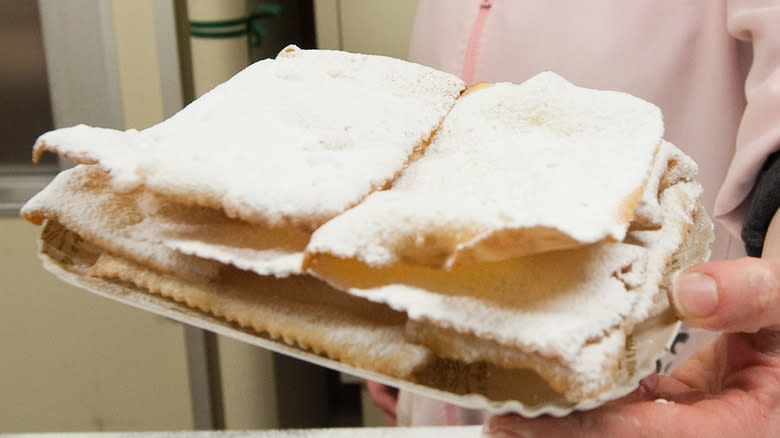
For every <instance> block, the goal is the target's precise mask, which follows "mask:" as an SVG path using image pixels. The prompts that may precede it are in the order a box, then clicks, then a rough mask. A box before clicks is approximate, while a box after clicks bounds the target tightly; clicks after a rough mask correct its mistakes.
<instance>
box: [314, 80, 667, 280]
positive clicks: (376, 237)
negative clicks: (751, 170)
mask: <svg viewBox="0 0 780 438" xmlns="http://www.w3.org/2000/svg"><path fill="white" fill-rule="evenodd" d="M662 134H663V120H662V118H661V114H660V111H659V109H658V108H657V107H655V106H654V105H652V104H650V103H648V102H646V101H643V100H641V99H638V98H635V97H633V96H630V95H628V94H625V93H618V92H611V91H599V90H590V89H585V88H580V87H577V86H575V85H573V84H571V83H569V82H567V81H566V80H565V79H563V78H561V77H560V76H558V75H556V74H554V73H549V72H548V73H542V74H539V75H537V76H535V77H534V78H532V79H530V80H528V81H527V82H525V83H523V84H520V85H514V84H508V83H501V84H496V85H493V86H492V87H489V88H487V89H482V90H479V91H475V92H473V93H469V94H466V95H464V96H463V97H462V98H461V99H460V100H459V101H458V103H457V104H456V105H455V107H454V108H453V110H452V112H450V114H449V115H448V116H447V118H446V119H445V121H444V123H443V125H442V126H441V128H440V129H439V130H438V132H437V134H436V135H435V137H434V138H433V140H432V142H431V145H430V146H429V147H428V148H427V149H426V152H425V155H424V156H423V157H421V158H420V159H419V160H417V161H415V162H414V163H412V164H411V165H410V166H409V167H408V168H407V169H406V170H405V171H404V173H403V174H402V176H401V177H400V178H399V179H398V180H397V181H396V183H395V184H394V185H393V187H392V189H390V190H388V191H383V192H377V193H374V194H372V195H371V196H369V197H368V198H367V199H366V200H365V201H364V202H362V203H361V204H360V205H358V206H357V207H355V208H353V209H351V210H350V211H348V212H346V213H345V214H343V215H341V216H339V217H337V218H335V219H334V220H332V221H330V222H328V223H327V224H325V225H324V226H323V227H322V228H320V230H318V231H317V232H315V233H314V235H313V237H312V241H311V243H310V245H309V247H308V249H307V251H309V252H311V253H318V252H321V253H329V254H333V255H336V256H338V257H345V258H347V257H349V258H358V259H360V260H361V261H363V262H365V263H367V264H369V265H374V266H382V265H389V264H393V263H398V262H405V263H410V261H411V264H416V260H417V259H420V260H429V259H430V258H431V257H430V253H431V252H432V251H431V247H432V246H435V247H436V251H438V252H440V253H442V254H443V255H444V257H446V258H447V259H448V260H446V261H445V262H444V265H445V266H447V263H451V261H452V258H453V257H456V256H457V252H458V251H459V250H461V249H463V248H465V247H469V246H474V245H478V244H480V241H481V240H482V239H485V238H487V237H489V236H490V235H491V233H494V232H496V231H501V230H522V229H533V228H535V227H545V228H547V229H551V230H555V232H557V233H560V234H562V235H564V236H568V238H570V239H571V240H573V244H571V245H570V246H578V245H579V244H583V243H593V242H597V241H600V240H603V239H605V238H612V239H613V240H615V241H621V240H623V238H624V237H625V233H626V230H627V229H628V225H629V222H630V220H631V219H632V216H631V215H630V212H631V211H632V210H633V209H630V210H629V211H628V214H626V212H624V211H623V209H625V208H626V202H627V199H629V198H631V197H632V195H634V194H639V193H640V192H641V190H642V187H643V184H644V183H645V181H646V179H647V178H648V174H649V171H650V169H651V167H652V164H653V158H654V155H655V153H656V151H657V149H658V147H659V144H660V142H661V136H662ZM526 237H527V236H526ZM541 238H544V237H541ZM528 244H529V242H528V241H515V242H510V245H508V246H512V245H514V247H521V246H522V245H528ZM542 246H543V245H542ZM542 249H544V248H542ZM511 255H513V254H511V252H510V256H511ZM498 258H499V259H500V258H501V257H500V255H499V257H498ZM504 258H505V257H504Z"/></svg>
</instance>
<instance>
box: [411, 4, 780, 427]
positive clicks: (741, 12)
mask: <svg viewBox="0 0 780 438" xmlns="http://www.w3.org/2000/svg"><path fill="white" fill-rule="evenodd" d="M409 59H410V60H411V61H414V62H418V63H421V64H426V65H429V66H432V67H434V68H437V69H440V70H444V71H447V72H450V73H453V74H456V75H459V76H461V77H463V78H464V80H466V81H467V82H470V83H473V82H479V81H485V82H501V81H509V82H516V83H519V82H522V81H524V80H526V79H528V78H530V77H531V76H533V75H535V74H537V73H539V72H541V71H545V70H550V71H554V72H556V73H559V74H561V75H562V76H564V77H565V78H567V79H569V80H570V81H572V82H574V83H576V84H578V85H582V86H585V87H591V88H598V89H611V90H619V91H625V92H628V93H631V94H633V95H635V96H639V97H641V98H644V99H646V100H648V101H650V102H653V103H655V104H656V105H658V106H659V107H660V108H661V110H662V111H663V114H664V119H665V125H666V134H665V137H666V138H667V139H668V140H669V141H671V142H672V143H674V144H676V145H677V146H678V147H680V148H681V149H683V150H684V151H686V152H687V153H688V154H689V155H691V156H692V157H693V158H694V159H695V160H696V161H697V162H698V163H699V167H700V171H699V180H700V181H701V182H702V184H703V186H704V190H705V192H704V195H703V200H704V204H705V207H706V208H707V210H708V211H709V212H711V213H713V214H714V215H715V216H716V217H717V218H718V219H719V222H720V223H719V224H718V225H716V241H715V243H714V245H713V248H712V250H713V259H725V258H736V257H739V256H741V255H743V254H744V250H743V248H742V243H741V242H740V241H739V239H738V236H739V231H740V228H741V224H742V219H743V216H744V209H745V206H746V203H747V202H746V200H749V193H750V190H751V188H752V186H753V184H754V180H755V178H756V175H757V173H758V171H759V170H760V168H761V165H762V164H763V162H764V160H765V159H766V157H767V156H768V155H769V154H770V153H772V152H773V151H775V150H777V149H778V147H780V0H774V1H772V0H733V1H726V0H630V1H626V0H589V1H575V0H572V1H565V0H522V1H520V0H419V2H418V6H417V15H416V19H415V23H414V28H413V33H412V39H411V47H410V51H409ZM729 231H730V232H731V234H732V236H729V233H728V232H729ZM699 345H700V344H699ZM685 347H687V348H688V349H689V350H693V349H694V348H691V347H695V345H693V344H690V343H689V344H688V345H686V346H685ZM683 357H685V355H683ZM398 415H399V424H401V425H404V424H462V423H466V422H474V421H476V422H479V421H481V419H482V416H481V415H480V414H477V413H473V412H469V411H466V410H462V409H457V408H453V407H448V406H447V405H444V404H442V403H440V402H435V401H431V400H426V399H423V398H420V397H416V396H414V395H412V394H408V393H405V392H402V393H401V395H400V400H399V406H398Z"/></svg>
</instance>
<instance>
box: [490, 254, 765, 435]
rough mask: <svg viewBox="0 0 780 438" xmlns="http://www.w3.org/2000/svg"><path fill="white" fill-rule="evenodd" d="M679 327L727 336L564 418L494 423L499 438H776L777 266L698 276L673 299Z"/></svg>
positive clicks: (706, 271)
mask: <svg viewBox="0 0 780 438" xmlns="http://www.w3.org/2000/svg"><path fill="white" fill-rule="evenodd" d="M669 298H670V301H671V303H672V305H673V306H674V308H675V310H676V311H677V313H678V314H679V315H680V317H681V318H683V319H684V320H687V321H688V322H690V323H691V324H693V325H696V326H698V327H703V328H709V329H713V330H723V331H725V332H727V334H724V335H721V336H720V337H719V338H718V339H717V340H716V341H715V342H713V343H712V344H711V345H709V346H707V347H705V348H703V349H701V350H700V351H698V352H696V353H695V354H694V355H693V356H692V357H691V359H689V360H688V361H687V362H685V363H683V364H681V365H680V366H679V367H678V368H677V369H676V370H675V371H674V372H673V373H672V375H671V376H659V375H653V376H651V377H649V378H647V379H645V380H643V381H642V384H641V385H640V387H639V389H637V390H636V391H635V392H633V393H632V394H630V395H629V396H628V397H626V398H624V399H621V400H617V401H614V402H610V403H607V404H606V405H604V406H601V407H600V408H598V409H595V410H592V411H585V412H575V413H573V414H571V415H569V416H566V417H563V418H552V417H540V418H537V419H526V418H522V417H519V416H501V417H495V418H493V419H491V420H490V421H489V423H488V424H487V425H486V428H485V429H486V434H487V435H488V436H495V437H524V438H527V437H550V438H552V437H564V436H565V437H569V436H577V437H613V436H614V437H693V436H696V437H698V436H702V437H716V436H725V437H740V436H744V437H769V436H780V258H778V259H774V258H770V259H756V258H744V259H740V260H735V261H726V262H712V263H706V264H702V265H699V266H695V267H692V268H689V269H688V270H686V271H685V272H684V273H683V274H681V275H680V276H679V277H678V279H677V282H676V286H675V287H674V288H673V291H672V292H671V293H670V297H669Z"/></svg>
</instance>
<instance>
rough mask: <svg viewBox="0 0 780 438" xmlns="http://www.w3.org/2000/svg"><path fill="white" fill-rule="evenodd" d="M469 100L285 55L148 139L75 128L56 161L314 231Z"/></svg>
mask: <svg viewBox="0 0 780 438" xmlns="http://www.w3.org/2000/svg"><path fill="white" fill-rule="evenodd" d="M464 88H465V85H464V83H463V82H462V81H461V80H460V79H458V78H456V77H455V76H452V75H450V74H447V73H443V72H439V71H437V70H434V69H431V68H428V67H424V66H421V65H417V64H412V63H409V62H405V61H401V60H397V59H392V58H388V57H382V56H370V55H360V54H352V53H346V52H339V51H328V50H311V51H307V50H300V49H298V48H296V47H288V48H287V49H285V50H284V51H282V53H281V54H280V56H278V57H277V58H276V59H268V60H263V61H260V62H257V63H255V64H253V65H251V66H249V67H247V68H246V69H244V70H243V71H241V72H239V73H238V74H236V75H235V76H234V77H233V78H231V79H230V80H228V81H227V82H225V83H223V84H221V85H218V86H217V87H215V88H214V89H213V90H211V91H210V92H208V93H206V94H205V95H203V96H202V97H200V98H199V99H197V100H196V101H195V102H193V103H192V104H190V105H188V106H187V107H186V108H185V109H183V110H182V111H180V112H179V113H177V114H175V115H174V116H172V117H171V118H170V119H168V120H166V121H164V122H162V123H160V124H158V125H156V126H153V127H151V128H149V129H146V130H143V131H135V130H128V131H124V132H119V131H114V130H109V129H101V128H93V127H88V126H84V125H78V126H75V127H71V128H65V129H60V130H56V131H53V132H49V133H47V134H44V135H43V136H41V137H40V138H39V139H38V141H37V142H36V145H35V150H36V152H35V153H36V155H39V154H40V153H41V152H42V151H43V150H44V149H47V150H55V151H57V152H59V153H61V154H64V155H67V156H70V157H72V158H74V159H75V160H77V161H80V162H83V163H98V164H99V165H100V166H101V167H103V168H105V169H107V170H108V171H109V172H110V174H111V178H112V183H113V186H114V189H115V190H118V191H130V190H132V189H134V188H136V187H138V186H140V185H145V186H147V187H148V188H149V189H150V190H152V191H154V192H157V193H160V194H163V195H165V196H168V197H170V198H172V199H175V200H177V201H179V202H189V203H196V204H202V205H208V206H211V207H219V208H223V209H224V210H225V211H226V212H227V213H228V215H230V216H231V217H239V218H242V219H245V220H247V221H250V222H264V223H270V224H272V225H273V224H279V223H283V222H290V221H292V222H298V223H302V224H304V225H309V226H310V227H314V226H316V225H318V223H319V222H322V221H324V220H326V219H328V218H330V217H332V216H335V215H336V214H338V213H340V212H342V211H343V210H344V209H346V208H348V207H350V206H352V205H354V204H355V203H357V202H358V201H360V200H361V199H362V198H363V197H364V196H366V195H367V194H368V193H369V192H371V191H372V190H374V189H376V188H379V187H382V186H383V185H384V184H386V183H387V182H388V181H389V180H391V179H392V178H393V177H394V176H395V175H396V174H397V172H399V171H400V169H401V168H402V167H403V166H404V165H405V163H406V162H407V160H408V158H409V156H410V154H411V153H412V152H413V150H414V149H415V148H418V147H420V145H421V144H422V143H423V142H424V141H425V140H427V139H428V138H429V136H430V135H431V132H432V131H433V130H434V129H435V128H436V127H437V126H438V125H439V124H440V122H441V120H442V119H443V118H444V116H445V115H446V114H447V113H448V112H449V110H450V108H451V107H452V106H453V105H454V103H455V99H456V98H457V97H458V96H459V95H460V92H461V91H462V90H463V89H464Z"/></svg>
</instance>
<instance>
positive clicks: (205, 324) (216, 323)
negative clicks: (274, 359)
mask: <svg viewBox="0 0 780 438" xmlns="http://www.w3.org/2000/svg"><path fill="white" fill-rule="evenodd" d="M39 254H40V258H41V260H42V262H43V266H44V267H45V268H46V269H47V270H48V271H50V272H51V273H53V274H54V275H56V276H57V277H59V278H60V279H62V280H64V281H66V282H68V283H70V284H72V285H75V286H77V287H80V288H83V289H85V290H88V291H90V292H92V293H95V294H98V295H100V296H103V297H106V298H110V299H112V300H115V301H119V302H121V303H124V304H128V305H130V306H133V307H136V308H139V309H142V310H145V311H149V312H152V313H155V314H157V315H161V316H165V317H168V318H171V319H174V320H176V321H179V322H182V323H184V324H188V325H191V326H194V327H199V328H202V329H205V330H209V331H212V332H214V333H218V334H220V335H223V336H227V337H229V338H232V339H236V340H238V341H241V342H245V343H248V344H252V345H256V346H259V347H262V348H265V349H268V350H271V351H274V352H277V353H281V354H284V355H288V356H291V357H294V358H297V359H300V360H304V361H307V362H311V363H314V364H317V365H320V366H324V367H327V368H331V369H334V370H337V371H340V372H343V373H347V374H351V375H355V376H358V377H361V378H364V379H369V380H374V381H377V382H381V383H384V384H387V385H391V386H394V387H397V388H402V389H405V390H409V391H413V392H416V393H418V394H421V395H425V396H427V397H430V398H435V399H439V400H443V401H446V402H449V403H453V404H456V405H459V406H463V407H466V408H472V409H482V410H487V411H489V412H491V413H494V414H500V413H507V412H515V413H519V414H521V415H523V416H526V417H535V416H538V415H542V414H549V415H553V416H564V415H566V414H569V413H570V412H572V411H574V410H585V409H591V408H593V407H596V406H598V405H600V404H602V403H603V402H605V401H607V400H611V399H615V398H618V397H622V396H624V395H626V394H628V393H629V392H631V391H632V390H633V389H635V388H636V387H637V385H638V382H639V380H640V379H641V378H643V377H645V376H647V375H649V374H650V373H652V372H653V371H655V367H656V360H657V359H658V358H659V357H660V356H661V355H662V354H663V353H664V351H665V349H666V348H668V347H669V346H670V344H671V342H672V341H673V339H674V337H675V335H676V334H677V331H678V329H679V326H680V323H679V322H678V321H677V319H676V318H674V316H673V315H672V314H671V313H670V312H666V313H663V314H661V315H659V316H658V317H656V318H653V319H651V320H648V321H646V322H645V323H643V324H642V325H640V326H639V327H637V329H636V330H635V332H634V333H633V334H632V335H631V337H629V339H628V352H627V354H626V357H625V358H624V360H623V363H622V364H621V368H622V369H623V370H624V371H625V372H623V373H621V375H620V376H619V381H618V382H617V384H616V386H615V389H613V390H612V391H610V392H608V393H606V394H603V395H602V396H600V397H599V398H597V399H591V400H585V401H582V402H579V403H576V404H574V403H572V402H570V401H568V400H566V399H564V398H563V397H562V396H561V395H560V394H558V393H555V392H553V391H551V390H550V389H549V387H547V386H546V384H544V382H543V381H542V380H541V378H539V377H538V376H537V375H536V374H535V373H533V372H530V371H529V372H528V373H527V374H523V375H522V377H520V378H517V379H513V381H511V382H507V381H506V380H505V379H504V380H501V381H500V385H501V387H502V388H501V390H502V391H508V392H510V393H513V394H520V395H522V396H521V397H516V398H515V399H514V400H511V401H495V400H489V399H488V398H487V397H485V396H484V395H482V394H467V395H457V394H453V393H450V392H446V391H442V390H437V389H433V388H431V387H427V386H422V385H419V384H415V383H411V382H408V381H404V380H399V379H396V378H392V377H389V376H386V375H382V374H378V373H374V372H371V371H366V370H363V369H359V368H355V367H352V366H349V365H347V364H344V363H341V362H338V361H334V360H331V359H328V358H325V357H322V356H319V355H316V354H313V353H311V352H308V351H305V350H302V349H299V348H296V347H293V346H290V345H288V344H285V343H283V342H278V341H275V340H272V339H269V338H267V337H265V336H263V335H262V334H258V333H256V332H253V331H250V330H246V329H243V328H240V327H239V326H238V325H235V324H232V323H230V322H227V321H225V320H222V319H220V318H218V317H215V316H212V315H209V314H205V313H202V312H200V311H197V310H194V309H191V308H189V307H187V306H186V305H183V304H179V303H177V302H174V301H173V300H169V299H167V298H164V297H161V296H158V295H153V294H150V293H147V292H145V291H141V290H139V289H136V288H135V287H133V286H131V285H126V284H118V283H113V282H109V281H105V280H102V279H99V278H93V277H87V276H83V275H79V274H77V273H74V272H71V271H68V270H67V269H64V268H63V267H62V266H60V265H59V264H58V263H57V262H56V261H55V260H54V259H52V258H50V257H49V256H48V255H47V254H45V253H43V252H40V253H39ZM482 374H489V372H488V373H482ZM463 378H464V379H473V380H474V384H473V385H471V387H484V386H485V385H490V384H499V382H491V379H490V376H489V375H467V376H463ZM493 380H496V379H493ZM507 386H509V387H508V388H506V387H507Z"/></svg>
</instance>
